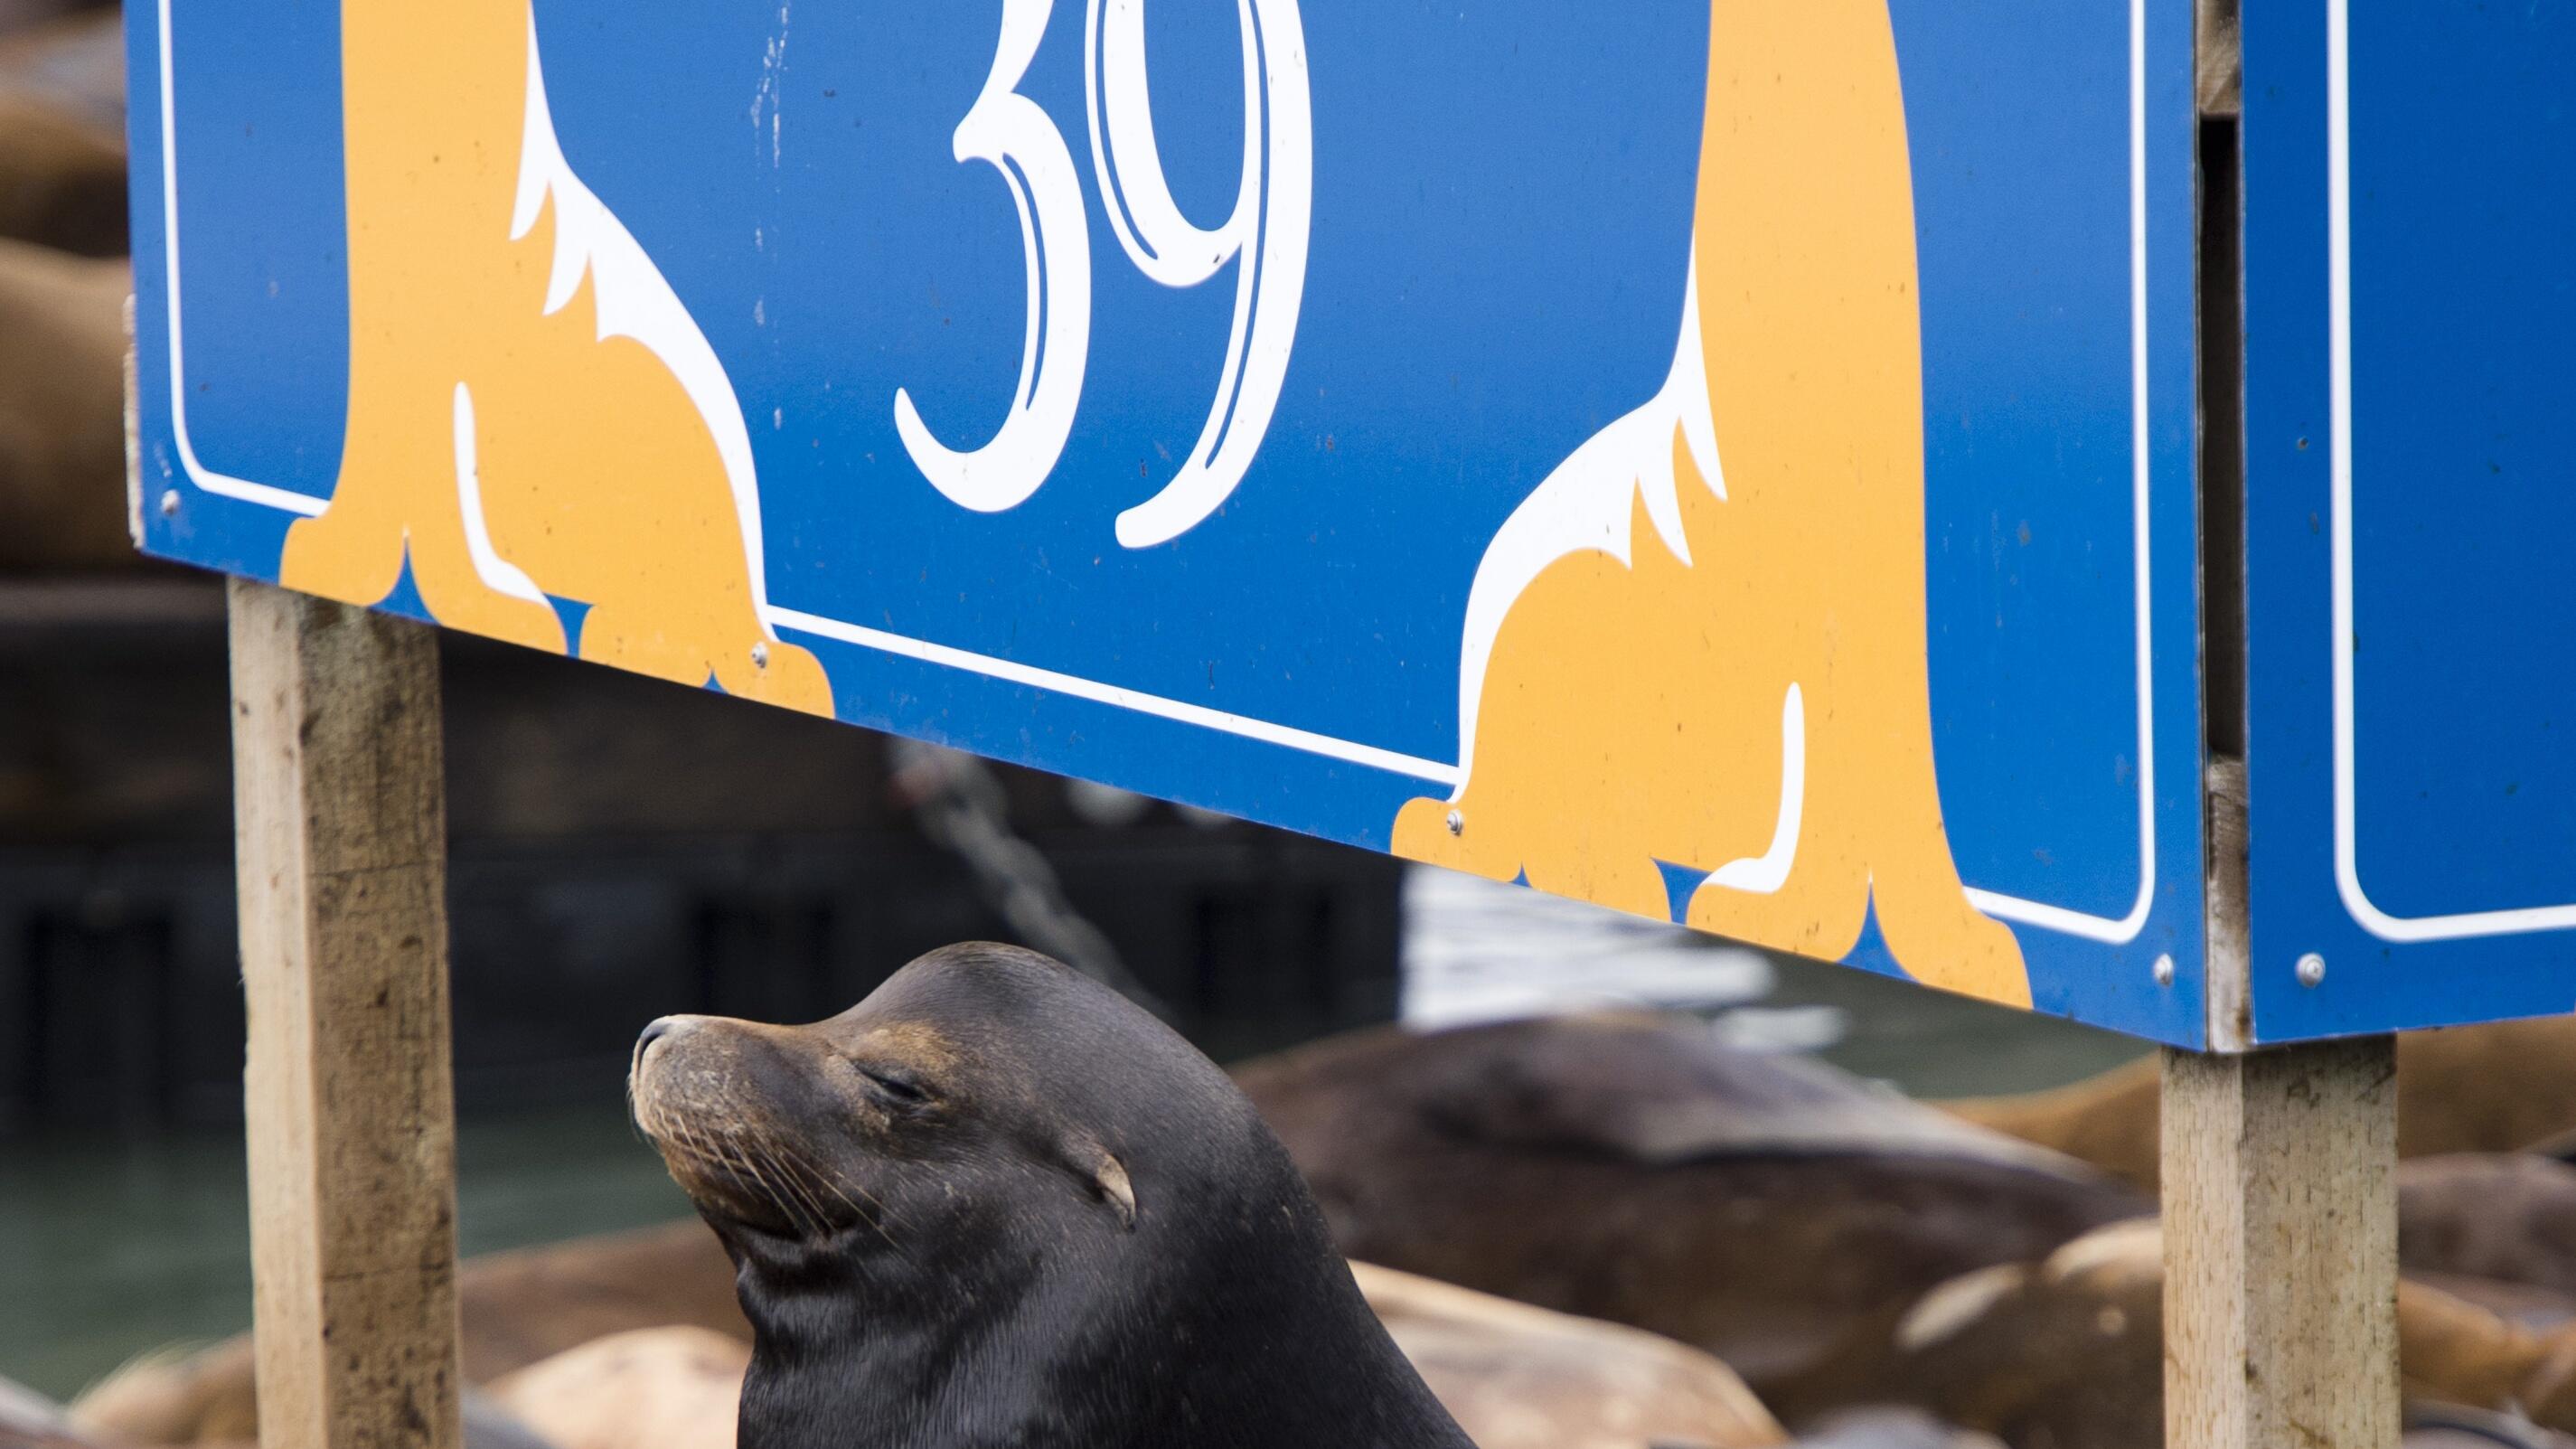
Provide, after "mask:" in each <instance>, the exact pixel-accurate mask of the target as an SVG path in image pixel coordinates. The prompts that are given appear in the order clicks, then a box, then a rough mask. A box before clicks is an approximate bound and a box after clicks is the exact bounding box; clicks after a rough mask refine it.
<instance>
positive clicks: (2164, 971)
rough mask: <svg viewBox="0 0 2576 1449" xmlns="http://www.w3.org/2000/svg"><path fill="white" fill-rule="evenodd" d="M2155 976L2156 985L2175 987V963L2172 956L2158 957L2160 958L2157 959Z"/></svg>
mask: <svg viewBox="0 0 2576 1449" xmlns="http://www.w3.org/2000/svg"><path fill="white" fill-rule="evenodd" d="M2155 976H2156V984H2157V985H2158V986H2171V985H2173V981H2174V963H2173V957H2171V956H2158V957H2157V958H2156V966H2155Z"/></svg>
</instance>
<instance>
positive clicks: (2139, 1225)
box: [1766, 1220, 2576, 1449]
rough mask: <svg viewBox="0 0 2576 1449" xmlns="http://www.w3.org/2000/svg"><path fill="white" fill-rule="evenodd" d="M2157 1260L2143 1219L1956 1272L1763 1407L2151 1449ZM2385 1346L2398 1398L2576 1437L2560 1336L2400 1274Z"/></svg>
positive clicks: (1775, 1388)
mask: <svg viewBox="0 0 2576 1449" xmlns="http://www.w3.org/2000/svg"><path fill="white" fill-rule="evenodd" d="M2162 1251H2163V1243H2162V1237H2161V1234H2160V1233H2159V1232H2158V1230H2157V1226H2156V1224H2155V1223H2154V1222H2153V1221H2152V1220H2141V1221H2138V1222H2134V1223H2123V1224H2117V1225H2114V1226H2112V1227H2109V1228H2105V1229H2102V1230H2100V1231H2098V1232H2095V1233H2091V1234H2088V1235H2086V1236H2084V1237H2082V1238H2079V1239H2077V1240H2075V1241H2074V1242H2071V1243H2068V1244H2067V1245H2065V1246H2064V1247H2062V1248H2060V1249H2058V1250H2057V1251H2056V1252H2055V1253H2053V1254H2051V1255H2049V1256H2048V1257H2047V1258H2045V1259H2044V1260H2041V1261H2039V1262H2034V1263H2013V1264H1998V1265H1995V1266H1992V1267H1988V1268H1983V1269H1980V1270H1978V1271H1976V1272H1974V1273H1971V1274H1966V1275H1963V1276H1962V1277H1960V1278H1957V1279H1954V1280H1952V1281H1951V1282H1948V1283H1945V1284H1943V1285H1941V1286H1940V1287H1938V1288H1935V1289H1934V1290H1932V1291H1931V1292H1930V1293H1927V1294H1925V1295H1923V1296H1922V1297H1921V1298H1919V1299H1917V1300H1916V1301H1914V1302H1913V1303H1911V1304H1908V1305H1904V1306H1902V1307H1899V1308H1896V1309H1892V1310H1890V1311H1888V1312H1886V1313H1883V1314H1881V1315H1879V1316H1878V1317H1877V1318H1876V1319H1875V1320H1874V1321H1872V1322H1870V1323H1868V1324H1865V1325H1863V1326H1861V1327H1860V1328H1858V1329H1856V1330H1855V1331H1854V1332H1853V1334H1852V1335H1851V1336H1850V1337H1849V1338H1848V1339H1847V1340H1846V1341H1845V1342H1844V1343H1843V1344H1841V1345H1840V1346H1838V1347H1837V1348H1836V1349H1835V1350H1834V1352H1832V1353H1831V1354H1829V1355H1827V1356H1826V1357H1825V1358H1824V1359H1823V1360H1822V1361H1821V1362H1820V1363H1818V1364H1817V1365H1816V1366H1815V1367H1814V1368H1812V1369H1810V1370H1808V1371H1806V1372H1804V1373H1801V1374H1798V1375H1795V1376H1792V1377H1790V1378H1787V1379H1784V1380H1782V1381H1780V1382H1778V1383H1775V1384H1773V1385H1771V1386H1770V1389H1769V1392H1768V1393H1767V1394H1766V1399H1767V1401H1768V1402H1769V1403H1770V1404H1771V1405H1772V1407H1773V1408H1774V1410H1776V1411H1777V1412H1778V1413H1779V1414H1780V1416H1781V1417H1782V1418H1783V1419H1785V1420H1787V1421H1788V1422H1789V1423H1791V1424H1792V1425H1795V1424H1799V1423H1801V1422H1804V1421H1805V1420H1806V1419H1807V1418H1809V1417H1810V1416H1813V1415H1819V1414H1823V1413H1826V1412H1828V1411H1830V1410H1832V1409H1834V1408H1836V1407H1837V1406H1839V1405H1842V1404H1847V1403H1854V1402H1880V1401H1886V1400H1890V1399H1893V1400H1895V1401H1897V1402H1902V1403H1908V1404H1914V1405H1918V1406H1920V1407H1922V1408H1924V1409H1926V1410H1928V1411H1930V1412H1932V1413H1934V1414H1937V1415H1939V1416H1940V1417H1942V1418H1943V1419H1945V1420H1948V1421H1951V1422H1954V1423H1958V1424H1962V1425H1965V1426H1967V1427H1970V1428H1974V1429H1981V1430H1984V1431H1986V1432H1988V1433H1992V1434H1994V1435H1996V1436H1997V1437H1999V1438H2001V1439H2003V1440H2004V1441H2005V1442H2006V1443H2007V1444H2010V1445H2013V1446H2016V1449H2039V1446H2046V1449H2157V1446H2161V1445H2162V1444H2163V1443H2164V1431H2163V1395H2164V1347H2163V1323H2164V1267H2163V1256H2162ZM2398 1339H2399V1357H2400V1366H2401V1372H2402V1374H2403V1378H2404V1383H2405V1389H2406V1393H2407V1395H2408V1397H2409V1398H2410V1400H2414V1401H2418V1402H2422V1403H2435V1404H2459V1405H2466V1406H2470V1407H2473V1408H2480V1409H2489V1410H2497V1411H2503V1410H2509V1409H2517V1408H2518V1409H2520V1410H2522V1411H2527V1412H2528V1413H2529V1415H2530V1416H2531V1418H2532V1419H2534V1420H2536V1421H2537V1422H2539V1423H2540V1424H2542V1425H2544V1426H2546V1427H2550V1428H2555V1429H2560V1430H2565V1429H2569V1428H2576V1394H2571V1393H2570V1392H2569V1387H2568V1383H2567V1378H2568V1373H2567V1360H2568V1355H2567V1353H2566V1352H2565V1350H2566V1348H2567V1344H2566V1343H2565V1342H2564V1341H2563V1340H2557V1339H2552V1338H2548V1337H2543V1336H2541V1335H2538V1334H2534V1333H2531V1332H2528V1331H2526V1330H2524V1329H2522V1328H2519V1327H2517V1326H2516V1325H2514V1324H2511V1323H2508V1322H2506V1321H2504V1320H2503V1319H2500V1318H2498V1317H2497V1316H2496V1315H2494V1314H2492V1313H2489V1312H2486V1311H2485V1310H2483V1309H2481V1308H2479V1307H2477V1306H2476V1305H2474V1304H2471V1303H2468V1302H2465V1301H2463V1300H2461V1299H2459V1298H2456V1297H2453V1296H2452V1295H2450V1294H2447V1293H2444V1292H2441V1291H2440V1290H2438V1289H2434V1288H2430V1287H2427V1286H2425V1285H2423V1284H2420V1283H2416V1282H2412V1281H2409V1282H2406V1283H2404V1284H2402V1285H2401V1287H2400V1289H2399V1292H2398Z"/></svg>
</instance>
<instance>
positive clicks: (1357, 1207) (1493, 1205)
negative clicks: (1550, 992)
mask: <svg viewBox="0 0 2576 1449" xmlns="http://www.w3.org/2000/svg"><path fill="white" fill-rule="evenodd" d="M1236 1077H1237V1080H1238V1081H1240V1082H1241V1083H1242V1085H1243V1087H1244V1090H1245V1092H1246V1093H1247V1094H1249V1095H1250V1096H1251V1098H1252V1099H1253V1101H1254V1103H1255V1104H1256V1105H1258V1106H1259V1107H1260V1108H1261V1111H1262V1114H1263V1116H1264V1117H1265V1118H1266V1119H1267V1120H1268V1121H1269V1122H1270V1124H1271V1126H1272V1127H1273V1129H1274V1130H1276V1131H1277V1132H1278V1134H1279V1136H1280V1139H1281V1140H1282V1141H1284V1142H1285V1143H1287V1145H1288V1149H1289V1151H1290V1153H1291V1154H1293V1155H1294V1156H1295V1157H1296V1159H1297V1163H1298V1166H1299V1167H1300V1168H1301V1169H1303V1170H1304V1172H1305V1173H1306V1176H1307V1179H1308V1181H1309V1182H1310V1183H1312V1184H1313V1186H1314V1189H1315V1192H1316V1195H1317V1197H1318V1198H1319V1200H1321V1201H1322V1203H1323V1204H1324V1211H1325V1214H1326V1216H1327V1217H1328V1218H1329V1219H1330V1221H1331V1222H1332V1224H1333V1229H1334V1232H1335V1234H1336V1237H1337V1239H1338V1241H1339V1242H1340V1244H1341V1246H1342V1249H1343V1251H1345V1252H1347V1253H1349V1254H1350V1255H1351V1256H1353V1257H1356V1258H1362V1259H1366V1260H1368V1261H1370V1262H1376V1263H1383V1264H1386V1265H1388V1266H1390V1267H1395V1268H1401V1269H1404V1270H1406V1271H1408V1272H1415V1273H1422V1274H1427V1275H1429V1276H1431V1277H1434V1278H1440V1279H1445V1280H1447V1281H1450V1282H1454V1283H1462V1284H1465V1285H1466V1286H1468V1287H1472V1288H1478V1289H1482V1290H1484V1291H1486V1292H1489V1293H1498V1294H1501V1295H1503V1296H1505V1297H1510V1298H1517V1299H1520V1300H1522V1301H1524V1302H1529V1303H1536V1304H1539V1305H1542V1306H1544V1307H1548V1308H1554V1309H1558V1310H1560V1311H1563V1312H1567V1313H1575V1314H1581V1315H1583V1316H1586V1317H1590V1318H1600V1319H1607V1320H1609V1321H1611V1322H1614V1323H1626V1324H1631V1325H1634V1326H1636V1327H1639V1328H1644V1329H1648V1330H1650V1331H1652V1332H1656V1333H1660V1334H1664V1335H1666V1336H1668V1337H1671V1338H1675V1339H1679V1340H1680V1341H1682V1342H1684V1343H1689V1344H1693V1345H1696V1346H1698V1347H1700V1348H1704V1349H1707V1350H1708V1351H1710V1352H1712V1353H1714V1354H1716V1355H1717V1356H1718V1357H1719V1358H1721V1359H1723V1360H1725V1361H1726V1362H1727V1363H1728V1364H1729V1365H1731V1366H1732V1367H1734V1368H1735V1369H1736V1371H1737V1372H1739V1373H1742V1374H1743V1375H1744V1376H1745V1377H1746V1378H1747V1379H1748V1380H1750V1381H1751V1382H1752V1384H1753V1386H1754V1388H1755V1389H1756V1390H1757V1391H1759V1390H1760V1389H1761V1387H1762V1385H1763V1383H1764V1382H1765V1380H1766V1379H1768V1378H1771V1377H1774V1376H1777V1375H1780V1374H1783V1373H1787V1372H1790V1371H1792V1370H1794V1369H1796V1368H1798V1367H1799V1366H1801V1365H1803V1364H1805V1363H1806V1362H1808V1361H1809V1360H1810V1359H1811V1358H1812V1357H1813V1356H1814V1355H1816V1354H1818V1353H1820V1352H1822V1351H1823V1350H1824V1349H1825V1348H1826V1347H1827V1346H1828V1345H1829V1344H1831V1343H1832V1342H1834V1341H1835V1340H1836V1339H1837V1338H1838V1337H1839V1336H1840V1335H1841V1334H1842V1333H1843V1332H1845V1331H1846V1330H1847V1329H1848V1328H1849V1327H1850V1325H1852V1324H1853V1323H1854V1322H1856V1321H1858V1320H1860V1319H1861V1318H1863V1317H1865V1316H1866V1315H1868V1314H1870V1313H1872V1312H1873V1311H1875V1310H1877V1309H1879V1308H1880V1307H1881V1306H1882V1305H1885V1304H1888V1303H1893V1302H1903V1301H1907V1300H1910V1299H1912V1298H1913V1297H1914V1296H1916V1295H1918V1294H1920V1293H1922V1292H1923V1291H1925V1290H1926V1289H1929V1288H1931V1287H1932V1286H1934V1285H1935V1284H1938V1283H1941V1282H1944V1281H1946V1280H1948V1279H1950V1278H1952V1277H1955V1276H1956V1275H1958V1274H1960V1273H1963V1272H1967V1271H1969V1270H1971V1269H1975V1268H1979V1267H1983V1266H1985V1265H1987V1264H1991V1263H2009V1262H2021V1261H2026V1260H2029V1259H2033V1258H2037V1257H2041V1256H2044V1255H2046V1254H2047V1253H2048V1251H2049V1250H2050V1249H2052V1248H2054V1247H2056V1246H2057V1245H2058V1244H2060V1243H2063V1242H2065V1241H2066V1240H2067V1239H2069V1238H2072V1237H2075V1236H2076V1235H2078V1234H2080V1233H2082V1232H2084V1231H2086V1230H2087V1229H2090V1228H2093V1227H2096V1226H2099V1225H2101V1224H2103V1223H2107V1222H2113V1221H2117V1220H2119V1219H2123V1218H2128V1217H2134V1216H2136V1215H2138V1214H2140V1213H2142V1212H2146V1211H2150V1210H2152V1206H2153V1205H2152V1204H2151V1203H2149V1202H2148V1201H2146V1200H2145V1199H2143V1198H2141V1197H2140V1196H2138V1195H2137V1194H2136V1193H2134V1192H2132V1191H2130V1190H2129V1189H2127V1188H2125V1187H2123V1186H2121V1185H2119V1184H2117V1183H2115V1182H2112V1181H2110V1180H2108V1179H2106V1178H2103V1177H2101V1176H2099V1175H2098V1174H2096V1173H2094V1172H2092V1171H2090V1170H2089V1169H2086V1168H2084V1167H2082V1166H2081V1165H2079V1164H2076V1163H2074V1162H2071V1161H2069V1160H2067V1159H2064V1158H2060V1157H2057V1156H2056V1155H2054V1154H2050V1153H2044V1152H2036V1151H2033V1150H2031V1149H2030V1148H2028V1147H2027V1146H2025V1145H2024V1144H2021V1143H2018V1142H2015V1141H2012V1140H2011V1139H2008V1138H2004V1137H2000V1136H1997V1135H1995V1134H1992V1133H1988V1132H1983V1131H1978V1130H1974V1129H1970V1128H1966V1127H1964V1126H1962V1125H1961V1124H1960V1123H1958V1122H1957V1121H1956V1120H1955V1119H1951V1118H1947V1117H1945V1116H1943V1115H1942V1114H1940V1113H1938V1112H1935V1111H1932V1110H1930V1109H1928V1108H1924V1107H1921V1106H1918V1105H1916V1104H1913V1103H1910V1102H1907V1101H1905V1100H1903V1099H1902V1098H1898V1097H1895V1096H1892V1095H1890V1094H1887V1093H1882V1092H1879V1091H1876V1090H1874V1089H1872V1088H1870V1087H1868V1086H1866V1085H1864V1084H1862V1083H1860V1082H1858V1081H1857V1080H1854V1079H1852V1078H1849V1077H1846V1076H1843V1075H1841V1074H1839V1073H1835V1072H1833V1071H1832V1070H1831V1069H1828V1068H1825V1067H1822V1066H1819V1065H1817V1064H1814V1063H1811V1062H1805V1061H1800V1060H1795V1059H1788V1058H1780V1057H1771V1056H1759V1055H1754V1054H1750V1053H1744V1052H1738V1051H1733V1050H1730V1049H1727V1048H1724V1047H1722V1046H1720V1045H1719V1044H1718V1043H1717V1042H1716V1041H1715V1040H1714V1039H1713V1038H1712V1037H1711V1036H1710V1035H1709V1033H1708V1032H1707V1031H1706V1029H1705V1028H1704V1027H1702V1026H1701V1025H1699V1024H1698V1023H1696V1022H1692V1021H1689V1020H1687V1019H1678V1020H1664V1019H1658V1018H1652V1017H1642V1016H1608V1017H1586V1018H1560V1019H1553V1020H1542V1021H1525V1022H1512V1023H1503V1024H1496V1025H1487V1026H1476V1027H1469V1028H1464V1029H1461V1030H1456V1031H1448V1032H1439V1033H1432V1034H1422V1035H1416V1034H1409V1033H1406V1032H1402V1031H1398V1030H1391V1029H1390V1030H1382V1031H1374V1032H1365V1033H1359V1034H1356V1035H1352V1036H1348V1037H1343V1038H1337V1039H1335V1040H1332V1041H1327V1042H1322V1043H1318V1044H1315V1045H1313V1046H1308V1047H1303V1048H1299V1049H1297V1050H1294V1051H1291V1052H1287V1053H1284V1054H1282V1055H1280V1056H1277V1057H1273V1058H1270V1059H1267V1060H1264V1061H1260V1062H1255V1063H1251V1064H1248V1065H1246V1066H1244V1067H1242V1068H1240V1069H1239V1070H1238V1071H1237V1073H1236Z"/></svg>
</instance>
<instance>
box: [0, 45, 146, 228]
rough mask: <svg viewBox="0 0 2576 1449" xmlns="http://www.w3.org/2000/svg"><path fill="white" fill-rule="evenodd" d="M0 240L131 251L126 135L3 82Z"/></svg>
mask: <svg viewBox="0 0 2576 1449" xmlns="http://www.w3.org/2000/svg"><path fill="white" fill-rule="evenodd" d="M0 238H7V239H9V240H13V241H22V242H28V243H32V244H34V245H37V246H42V247H47V248H50V249H53V250H57V251H66V252H75V253H78V254H80V255H82V256H90V257H121V256H123V255H125V251H126V247H127V237H126V222H125V141H124V138H123V137H122V136H120V135H118V134H117V133H116V132H114V131H106V130H101V129H100V128H99V127H97V126H95V125H92V124H90V123H89V122H88V121H87V120H85V119H84V118H83V117H82V116H81V115H80V114H79V113H78V112H76V111H73V110H70V109H69V108H67V107H65V106H64V105H63V104H62V103H60V102H59V101H56V100H55V99H53V98H52V97H50V96H45V95H42V94H37V93H33V92H32V91H21V90H15V89H11V88H9V87H7V86H5V85H0Z"/></svg>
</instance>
